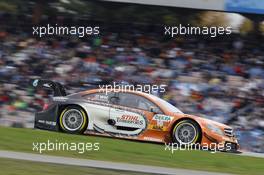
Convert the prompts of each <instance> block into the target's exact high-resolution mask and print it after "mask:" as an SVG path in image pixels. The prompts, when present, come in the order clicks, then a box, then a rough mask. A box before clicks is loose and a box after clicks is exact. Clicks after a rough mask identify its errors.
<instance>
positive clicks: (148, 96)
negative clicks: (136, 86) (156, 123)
mask: <svg viewBox="0 0 264 175" xmlns="http://www.w3.org/2000/svg"><path fill="white" fill-rule="evenodd" d="M99 92H105V93H106V92H108V93H110V92H116V93H119V92H122V93H132V94H136V95H139V96H142V97H145V98H147V99H148V100H150V101H151V102H153V103H154V104H156V105H157V106H159V107H160V108H161V109H162V111H163V112H166V111H167V110H166V108H165V106H163V105H162V104H160V103H159V102H158V99H159V97H157V96H154V95H152V94H149V93H145V92H141V91H133V90H128V89H127V90H115V91H114V90H108V91H106V90H105V91H104V89H91V90H86V91H82V92H80V93H81V95H82V96H84V95H88V94H93V93H99Z"/></svg>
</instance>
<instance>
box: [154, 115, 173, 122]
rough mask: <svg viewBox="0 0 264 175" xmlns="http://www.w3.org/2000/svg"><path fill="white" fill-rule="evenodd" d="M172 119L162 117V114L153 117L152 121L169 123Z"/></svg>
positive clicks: (165, 116)
mask: <svg viewBox="0 0 264 175" xmlns="http://www.w3.org/2000/svg"><path fill="white" fill-rule="evenodd" d="M172 118H173V117H171V116H167V115H162V114H156V115H154V116H153V119H152V120H156V121H163V122H170V121H171V120H172Z"/></svg>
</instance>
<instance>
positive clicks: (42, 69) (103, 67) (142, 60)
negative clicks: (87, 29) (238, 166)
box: [0, 0, 264, 152]
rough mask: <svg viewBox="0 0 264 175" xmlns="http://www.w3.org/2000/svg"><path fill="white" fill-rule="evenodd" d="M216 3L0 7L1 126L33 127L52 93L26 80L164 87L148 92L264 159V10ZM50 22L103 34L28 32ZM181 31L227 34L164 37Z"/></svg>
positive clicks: (42, 2)
mask: <svg viewBox="0 0 264 175" xmlns="http://www.w3.org/2000/svg"><path fill="white" fill-rule="evenodd" d="M222 1H223V0H222ZM222 1H212V4H210V5H207V4H206V5H204V4H203V3H205V2H204V1H203V0H201V2H200V1H197V2H195V3H194V2H193V3H189V4H188V2H189V1H186V2H187V5H186V3H184V4H179V2H180V1H178V0H175V4H166V3H167V2H168V1H162V2H160V1H155V3H150V1H148V4H144V1H140V3H141V4H132V3H119V2H110V1H84V0H54V1H51V0H29V1H19V0H13V1H10V0H0V41H1V42H0V125H3V126H12V127H27V128H32V127H33V121H34V112H35V111H39V110H41V109H42V106H43V104H44V103H45V101H47V100H48V98H49V95H50V92H47V91H43V90H39V91H37V92H36V91H35V90H34V89H32V88H31V87H30V86H29V84H28V80H29V79H31V78H43V79H49V80H53V81H58V82H61V83H62V84H64V85H65V86H66V87H67V92H68V93H73V92H78V91H81V90H85V89H91V88H96V87H97V86H98V84H111V83H112V82H119V83H126V84H134V85H136V84H158V85H159V84H166V85H167V89H166V93H160V92H153V93H154V94H155V95H157V96H160V97H161V98H163V99H165V100H166V101H168V102H170V103H171V104H173V105H175V106H176V107H178V108H179V109H180V110H181V111H183V112H184V113H188V114H195V115H198V116H201V117H205V118H209V119H213V120H216V121H219V122H223V123H226V124H228V125H230V126H232V127H234V128H236V131H237V134H238V137H239V140H240V144H241V147H242V149H243V150H246V151H253V152H264V116H263V113H264V98H263V97H264V42H263V41H264V40H263V32H264V24H263V23H262V21H263V14H264V13H263V12H264V11H263V10H262V9H264V4H262V3H261V2H257V1H255V0H249V1H243V0H238V1H235V2H234V1H225V6H224V7H222V6H221V5H219V4H218V3H220V2H222ZM135 2H137V1H135ZM158 2H160V3H163V4H162V5H165V6H161V4H159V3H158ZM177 3H178V4H177ZM214 3H215V4H214ZM256 3H258V4H257V5H256ZM153 4H154V5H155V6H154V5H153ZM218 6H221V7H218ZM178 7H181V8H178ZM185 7H191V8H193V9H187V8H185ZM245 7H252V8H245ZM194 8H195V9H194ZM203 8H206V10H205V9H203ZM221 8H224V9H221ZM200 9H203V10H200ZM208 9H211V10H221V11H227V12H228V11H230V10H231V11H233V12H236V13H227V12H216V11H208ZM47 24H51V25H52V24H53V25H55V24H58V26H60V25H61V26H77V27H78V26H99V27H100V35H98V36H89V37H84V38H79V37H78V36H55V35H53V36H45V37H42V38H38V37H37V36H33V35H32V32H33V30H32V26H41V25H44V26H46V25H47ZM179 24H182V25H187V24H190V25H192V26H208V27H210V26H232V28H233V31H232V34H231V35H227V36H218V37H216V38H211V37H210V36H206V35H203V36H199V35H188V36H187V35H186V36H178V37H175V38H169V37H168V36H164V35H163V34H164V26H168V25H171V26H178V25H179Z"/></svg>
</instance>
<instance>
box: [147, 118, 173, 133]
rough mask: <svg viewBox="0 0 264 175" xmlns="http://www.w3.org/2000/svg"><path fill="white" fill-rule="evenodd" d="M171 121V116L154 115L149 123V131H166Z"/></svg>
mask: <svg viewBox="0 0 264 175" xmlns="http://www.w3.org/2000/svg"><path fill="white" fill-rule="evenodd" d="M172 119H173V117H171V116H167V115H162V114H156V115H154V116H153V118H152V121H151V122H150V125H149V129H152V130H157V131H167V130H168V126H169V124H170V122H171V121H172Z"/></svg>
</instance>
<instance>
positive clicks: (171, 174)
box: [0, 151, 227, 175]
mask: <svg viewBox="0 0 264 175" xmlns="http://www.w3.org/2000/svg"><path fill="white" fill-rule="evenodd" d="M0 157H1V158H11V159H18V160H28V161H35V162H43V163H56V164H63V165H75V166H83V167H93V168H103V169H112V170H123V171H133V172H139V173H151V174H167V175H190V174H192V175H227V174H224V173H214V172H206V171H194V170H186V169H174V168H164V167H156V166H145V165H136V164H127V163H113V162H106V161H97V160H87V159H76V158H67V157H58V156H47V155H40V154H31V153H21V152H13V151H0Z"/></svg>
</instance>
